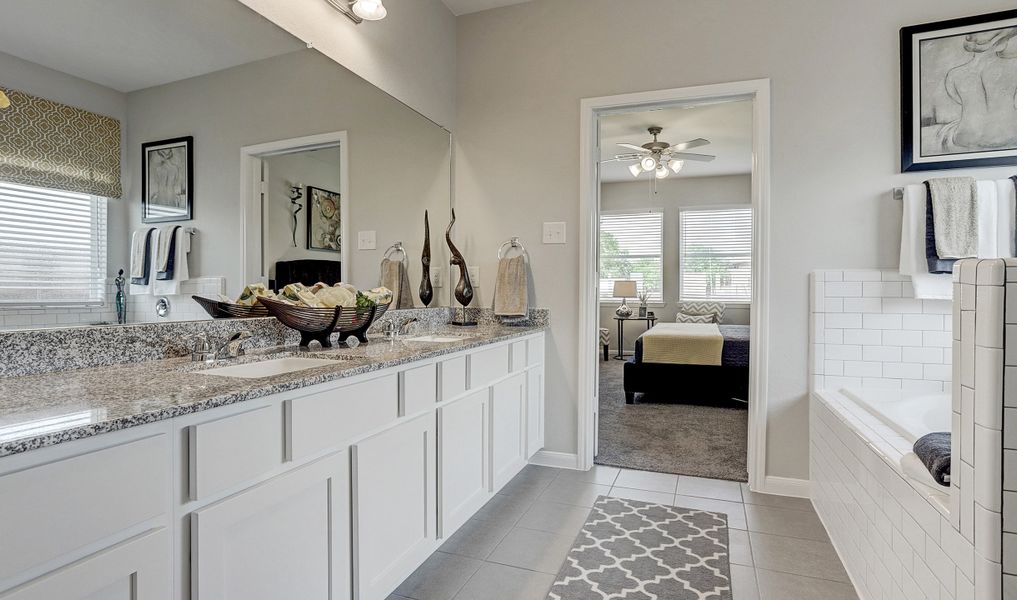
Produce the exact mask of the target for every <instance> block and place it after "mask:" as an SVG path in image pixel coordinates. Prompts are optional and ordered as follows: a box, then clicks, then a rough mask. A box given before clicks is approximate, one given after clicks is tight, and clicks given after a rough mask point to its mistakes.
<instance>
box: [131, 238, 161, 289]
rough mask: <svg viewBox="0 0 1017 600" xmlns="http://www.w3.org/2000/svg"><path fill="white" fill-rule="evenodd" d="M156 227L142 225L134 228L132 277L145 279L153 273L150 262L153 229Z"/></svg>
mask: <svg viewBox="0 0 1017 600" xmlns="http://www.w3.org/2000/svg"><path fill="white" fill-rule="evenodd" d="M154 229H155V227H141V228H139V229H135V230H134V234H133V235H132V236H131V270H130V273H131V279H143V278H147V277H150V276H151V274H152V264H151V262H148V259H149V258H150V257H151V255H152V253H151V251H150V245H151V243H152V236H153V235H154V234H153V233H152V231H153V230H154Z"/></svg>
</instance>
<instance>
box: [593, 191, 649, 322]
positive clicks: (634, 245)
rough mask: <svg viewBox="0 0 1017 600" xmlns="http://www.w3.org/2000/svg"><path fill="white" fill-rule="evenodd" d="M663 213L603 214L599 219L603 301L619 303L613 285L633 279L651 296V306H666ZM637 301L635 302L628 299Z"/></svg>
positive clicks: (601, 296)
mask: <svg viewBox="0 0 1017 600" xmlns="http://www.w3.org/2000/svg"><path fill="white" fill-rule="evenodd" d="M663 254H664V213H662V212H660V211H653V210H651V211H646V210H643V211H639V212H604V213H602V214H601V215H600V301H601V302H620V299H617V298H615V297H614V282H615V281H616V280H619V279H630V280H634V281H635V282H636V289H638V290H639V292H640V293H642V292H644V291H645V292H649V298H648V299H647V300H648V301H649V302H656V303H659V302H663V301H664V295H663V286H662V283H663V278H664V260H663ZM629 300H630V301H631V300H634V298H630V299H629Z"/></svg>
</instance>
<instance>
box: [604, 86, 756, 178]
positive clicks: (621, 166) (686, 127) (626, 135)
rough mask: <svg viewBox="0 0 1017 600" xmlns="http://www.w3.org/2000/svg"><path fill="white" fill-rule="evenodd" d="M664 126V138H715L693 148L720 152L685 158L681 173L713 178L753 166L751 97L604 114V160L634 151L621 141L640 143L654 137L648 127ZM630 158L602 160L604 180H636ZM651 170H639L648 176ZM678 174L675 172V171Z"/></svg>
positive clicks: (672, 141) (678, 141)
mask: <svg viewBox="0 0 1017 600" xmlns="http://www.w3.org/2000/svg"><path fill="white" fill-rule="evenodd" d="M652 125H657V126H659V127H663V128H664V132H663V133H662V134H660V136H659V140H660V141H662V142H668V143H670V144H677V143H680V142H684V141H687V140H692V139H695V138H706V139H708V140H710V144H709V145H707V146H700V147H699V148H695V149H692V150H689V152H694V153H696V154H711V155H714V156H716V157H717V159H716V160H714V161H713V162H709V163H703V162H692V161H685V167H684V168H683V169H682V171H681V173H679V174H678V177H712V176H717V175H737V174H744V173H750V172H751V171H752V102H750V101H741V102H725V103H717V104H707V105H700V106H691V107H680V108H666V109H661V110H653V111H643V112H634V113H626V114H620V115H610V116H606V117H602V118H601V120H600V148H601V157H600V158H601V160H607V159H610V158H613V157H614V156H615V155H616V154H625V153H630V152H631V151H629V150H626V149H625V148H620V147H618V145H617V144H618V143H619V142H625V143H629V144H635V145H637V146H641V145H643V144H645V143H647V142H650V141H652V140H653V137H652V136H651V135H650V134H649V133H647V131H646V130H647V128H649V127H650V126H652ZM630 164H632V163H631V162H609V163H602V164H601V181H604V182H608V183H611V182H620V181H636V180H637V179H636V178H635V177H633V176H632V174H631V173H629V170H628V166H629V165H630ZM649 177H650V174H648V173H644V174H643V175H640V178H641V179H647V178H649ZM672 177H674V175H672Z"/></svg>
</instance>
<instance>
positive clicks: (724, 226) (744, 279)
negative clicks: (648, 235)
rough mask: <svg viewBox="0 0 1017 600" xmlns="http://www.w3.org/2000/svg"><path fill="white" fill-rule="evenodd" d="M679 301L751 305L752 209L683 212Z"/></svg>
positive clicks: (680, 228)
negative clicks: (709, 301) (748, 303)
mask: <svg viewBox="0 0 1017 600" xmlns="http://www.w3.org/2000/svg"><path fill="white" fill-rule="evenodd" d="M679 222H680V223H679V235H680V237H681V239H680V241H679V244H680V262H681V273H680V277H681V281H680V288H681V289H680V296H681V300H683V301H686V300H715V301H719V302H751V301H752V209H751V208H723V209H705V208H689V209H683V210H681V212H680V217H679Z"/></svg>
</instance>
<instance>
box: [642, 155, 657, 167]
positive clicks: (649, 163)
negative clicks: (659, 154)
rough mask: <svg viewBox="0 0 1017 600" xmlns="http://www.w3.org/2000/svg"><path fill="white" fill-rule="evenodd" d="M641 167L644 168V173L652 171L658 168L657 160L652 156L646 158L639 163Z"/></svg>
mask: <svg viewBox="0 0 1017 600" xmlns="http://www.w3.org/2000/svg"><path fill="white" fill-rule="evenodd" d="M639 165H640V166H641V167H643V170H644V171H652V170H654V169H656V168H657V159H656V158H654V157H652V156H644V157H643V158H642V160H640V161H639Z"/></svg>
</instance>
